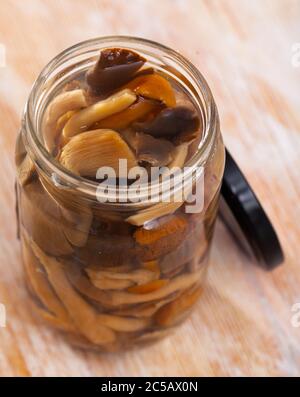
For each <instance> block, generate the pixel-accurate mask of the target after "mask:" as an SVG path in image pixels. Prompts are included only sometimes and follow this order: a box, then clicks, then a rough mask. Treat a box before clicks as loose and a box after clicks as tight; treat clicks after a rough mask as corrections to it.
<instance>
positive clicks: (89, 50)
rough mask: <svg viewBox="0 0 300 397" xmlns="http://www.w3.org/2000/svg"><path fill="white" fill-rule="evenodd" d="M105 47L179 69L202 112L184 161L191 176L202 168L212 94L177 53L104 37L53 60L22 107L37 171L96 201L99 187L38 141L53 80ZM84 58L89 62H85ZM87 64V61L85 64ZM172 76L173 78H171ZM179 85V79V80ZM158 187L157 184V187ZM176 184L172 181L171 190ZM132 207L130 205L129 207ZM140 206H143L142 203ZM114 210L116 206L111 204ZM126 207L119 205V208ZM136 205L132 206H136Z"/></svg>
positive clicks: (211, 132)
mask: <svg viewBox="0 0 300 397" xmlns="http://www.w3.org/2000/svg"><path fill="white" fill-rule="evenodd" d="M108 47H124V48H129V49H132V50H135V51H138V52H142V53H144V54H146V55H148V56H152V57H153V59H157V60H158V61H160V62H161V61H162V60H163V61H162V62H163V64H160V65H161V67H162V69H164V68H165V67H166V66H167V67H170V68H173V69H174V70H175V71H177V70H178V69H179V68H180V72H181V74H182V73H183V72H184V75H183V77H184V78H185V80H186V82H188V85H189V87H190V89H191V91H192V92H193V96H194V101H195V102H196V104H197V105H198V109H199V111H201V112H202V121H203V135H202V138H201V141H200V143H199V146H198V149H197V151H196V152H195V154H194V155H193V156H192V157H191V159H190V160H188V161H187V163H186V164H185V167H188V168H189V169H190V170H191V171H189V172H190V173H192V170H193V169H196V168H197V167H199V166H203V165H204V164H205V162H206V160H207V158H208V156H209V154H210V152H211V149H212V148H213V143H214V139H215V136H216V131H217V126H218V123H219V121H218V120H219V119H218V113H217V109H216V105H215V102H214V99H213V96H212V93H211V90H210V88H209V86H208V84H207V82H206V80H205V78H204V77H203V76H202V74H201V73H200V71H199V70H198V69H197V68H196V67H195V66H194V65H193V64H192V63H191V62H190V61H189V60H188V59H187V58H185V57H184V56H183V55H181V54H180V53H179V52H177V51H175V50H173V49H171V48H169V47H167V46H164V45H162V44H159V43H157V42H155V41H151V40H148V39H144V38H139V37H132V36H104V37H99V38H94V39H90V40H85V41H82V42H80V43H78V44H75V45H73V46H71V47H69V48H67V49H65V50H64V51H62V52H61V53H59V54H58V55H57V56H56V57H55V58H53V59H52V60H51V61H50V62H49V63H48V64H47V65H46V66H45V67H44V68H43V70H42V71H41V73H40V75H39V76H38V78H37V79H36V81H35V82H34V84H33V86H32V89H31V92H30V95H29V98H28V101H27V103H26V105H25V109H24V116H23V119H22V133H23V139H24V144H25V146H26V150H27V151H28V153H29V155H30V157H31V158H32V159H33V161H34V162H35V164H36V166H37V168H38V169H39V171H40V172H41V173H42V174H44V176H46V177H47V178H50V179H51V180H52V182H53V184H54V185H55V186H56V187H58V188H61V189H75V190H76V191H78V192H80V193H82V194H83V195H84V196H85V197H86V198H88V199H90V200H93V201H94V200H95V197H96V194H97V187H98V183H97V182H94V181H91V180H88V179H86V178H83V177H81V176H78V175H76V174H73V173H72V172H71V171H69V170H68V169H66V168H65V167H63V166H62V165H61V164H60V163H59V162H58V161H57V160H56V159H55V158H54V157H53V156H52V155H51V154H50V153H49V152H48V151H47V149H46V148H45V146H44V144H43V143H42V142H41V140H40V135H39V131H40V123H39V122H40V120H41V115H42V112H43V106H45V101H46V99H47V97H49V93H48V94H47V90H49V87H50V86H51V85H52V84H53V82H55V81H56V77H57V76H60V75H63V74H65V75H67V74H68V73H70V72H71V71H72V69H73V68H72V64H71V61H72V60H74V57H75V56H76V57H77V62H78V63H77V65H80V64H84V62H85V60H87V59H89V61H90V64H92V62H94V61H95V59H96V58H97V56H98V55H99V51H100V50H101V49H104V48H108ZM87 56H88V57H89V58H87ZM86 62H87V61H86ZM170 75H172V74H170ZM178 81H180V79H178ZM160 184H161V183H160V182H158V185H160ZM175 185H176V181H175V180H174V186H175ZM128 204H129V205H131V203H128ZM139 204H140V205H143V204H145V203H143V202H141V203H139ZM113 205H114V206H115V205H116V204H113ZM124 205H127V203H122V206H123V207H124ZM136 205H137V203H134V206H136Z"/></svg>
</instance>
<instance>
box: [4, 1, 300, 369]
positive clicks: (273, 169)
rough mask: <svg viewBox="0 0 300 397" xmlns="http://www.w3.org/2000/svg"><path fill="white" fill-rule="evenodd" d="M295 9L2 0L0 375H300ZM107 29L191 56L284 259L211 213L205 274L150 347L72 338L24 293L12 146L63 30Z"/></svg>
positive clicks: (299, 38) (299, 30) (77, 36)
mask: <svg viewBox="0 0 300 397" xmlns="http://www.w3.org/2000/svg"><path fill="white" fill-rule="evenodd" d="M299 21H300V2H299V0H294V1H293V0H269V1H268V0H264V1H258V0H256V1H248V0H243V1H242V0H202V1H201V0H160V1H153V0H131V1H125V0H107V1H105V0H103V1H100V0H99V1H96V0H94V1H92V0H85V1H83V0H61V1H53V0H43V1H38V0H27V1H19V0H2V1H1V3H0V43H2V44H3V45H4V46H5V48H6V65H5V66H4V65H3V64H2V65H1V66H2V67H1V68H0V112H1V126H0V131H1V133H0V150H1V156H0V165H1V167H0V173H1V179H0V197H1V199H0V200H1V206H0V223H1V240H0V302H2V303H3V304H5V306H6V310H7V326H6V328H0V375H8V376H10V375H15V376H16V375H18V376H19V375H38V376H44V375H50V376H52V375H58V376H66V375H70V376H75V375H81V376H90V375H95V376H117V375H119V376H126V375H127V376H129V375H134V376H139V375H144V376H150V375H152V376H154V375H162V376H164V375H169V376H171V375H177V376H180V375H195V376H198V375H300V328H297V327H293V326H292V323H291V317H292V314H293V313H292V311H291V308H292V305H293V304H295V303H296V302H300V260H299V257H300V249H299V245H300V205H299V201H300V200H299V199H300V178H299V174H300V111H299V110H300V67H295V66H296V65H297V62H294V64H295V65H294V67H293V63H292V55H293V53H292V45H293V44H294V43H297V42H299V43H300V23H299ZM108 34H130V35H137V36H142V37H147V38H151V39H154V40H157V41H159V42H162V43H164V44H166V45H169V46H171V47H173V48H176V49H178V50H179V51H181V52H182V53H183V54H185V55H186V56H187V57H188V58H189V59H190V60H191V61H192V62H193V63H194V64H195V65H197V66H198V67H199V68H200V70H201V71H202V72H203V74H204V76H206V78H207V80H208V82H209V84H210V86H211V88H212V91H213V93H214V96H215V99H216V102H217V104H218V108H219V111H220V116H221V124H222V130H223V135H224V139H225V142H226V145H227V146H228V147H229V148H230V150H231V152H232V153H233V155H234V157H235V158H236V159H237V161H238V162H239V164H240V165H241V167H242V168H243V170H244V171H245V174H246V175H247V177H248V178H249V180H250V181H251V183H252V185H253V187H254V189H255V191H256V193H257V195H258V197H259V198H260V200H261V201H262V202H263V204H264V207H265V209H266V210H267V212H268V214H269V215H270V218H271V219H272V221H273V222H274V225H275V226H276V228H277V231H278V233H279V236H280V239H281V242H282V244H283V247H284V251H285V255H286V261H285V264H284V266H282V267H280V268H278V269H277V270H275V271H274V272H272V273H266V272H264V271H263V270H261V269H259V268H258V267H256V266H255V265H254V263H252V262H251V261H250V260H249V259H247V258H246V257H245V256H244V254H243V252H241V251H240V250H239V248H238V247H237V245H236V243H235V241H234V240H233V238H232V237H231V236H230V234H229V233H228V232H227V230H226V229H225V227H224V225H223V224H222V223H221V222H218V224H217V228H216V234H215V239H214V244H213V250H212V256H211V268H210V272H209V280H208V285H207V288H206V290H205V293H204V296H203V299H202V301H201V302H200V303H199V305H198V307H197V309H196V311H195V312H194V314H193V315H192V316H191V318H190V319H189V320H188V321H187V322H186V323H185V324H184V325H183V326H182V327H181V328H180V329H179V330H178V331H177V332H176V333H175V335H174V336H172V337H170V338H169V339H166V340H164V341H162V342H160V343H158V344H156V345H155V346H154V347H149V348H146V349H144V350H139V351H135V352H130V353H126V354H121V355H103V356H101V355H97V354H94V353H83V352H80V351H77V350H73V349H72V348H71V347H70V346H69V345H67V344H66V343H65V342H64V341H63V340H62V339H61V338H60V337H59V336H58V335H57V334H56V333H55V332H53V331H52V330H50V329H48V328H47V327H45V326H42V325H41V324H40V323H39V322H38V321H37V320H36V319H35V318H34V317H33V316H32V313H31V311H30V309H29V307H28V305H27V296H26V291H25V288H24V283H23V270H22V266H21V259H20V247H19V243H18V241H17V240H16V231H15V213H14V189H13V186H14V173H15V170H14V163H13V150H14V142H15V138H16V134H17V132H18V128H19V124H20V117H21V112H22V108H23V106H24V102H25V100H26V97H27V96H28V93H29V90H30V86H31V84H32V82H33V80H34V79H35V78H36V77H37V74H38V72H39V71H40V70H41V68H42V67H43V65H44V64H45V63H46V62H48V60H50V59H51V58H52V57H54V56H55V55H56V54H57V53H58V52H59V51H61V50H62V49H63V48H65V47H68V46H70V45H71V44H74V43H76V42H78V41H81V40H84V39H88V38H91V37H95V36H101V35H108ZM2 48H3V46H2V47H1V49H2ZM2 55H3V54H2ZM295 58H296V55H295ZM295 60H296V61H297V59H294V61H295ZM2 61H3V57H2ZM2 63H3V62H2ZM296 323H297V322H296ZM296 325H297V324H296Z"/></svg>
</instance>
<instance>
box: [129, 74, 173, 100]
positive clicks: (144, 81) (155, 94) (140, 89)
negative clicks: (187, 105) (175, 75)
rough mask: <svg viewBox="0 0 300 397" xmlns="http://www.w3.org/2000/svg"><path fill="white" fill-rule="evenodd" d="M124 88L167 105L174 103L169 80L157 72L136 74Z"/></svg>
mask: <svg viewBox="0 0 300 397" xmlns="http://www.w3.org/2000/svg"><path fill="white" fill-rule="evenodd" d="M125 87H126V88H129V89H130V90H132V91H134V92H135V93H136V94H137V95H141V96H143V97H145V98H151V99H156V100H158V101H161V102H163V103H164V104H165V105H166V106H168V107H173V106H175V105H176V97H175V93H174V90H173V88H172V86H171V84H170V82H169V81H168V80H167V79H166V78H165V77H163V76H161V75H160V74H158V73H153V74H147V75H144V76H138V77H136V78H135V79H133V80H132V81H130V83H128V84H126V86H125Z"/></svg>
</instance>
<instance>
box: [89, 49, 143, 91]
mask: <svg viewBox="0 0 300 397" xmlns="http://www.w3.org/2000/svg"><path fill="white" fill-rule="evenodd" d="M144 63H145V59H144V58H143V57H141V56H140V55H139V54H137V53H136V52H134V51H131V50H127V49H124V48H108V49H106V50H103V51H101V52H100V57H99V59H98V61H97V62H96V64H95V65H94V66H93V67H92V68H91V69H90V70H89V71H88V72H87V74H86V81H87V83H88V85H89V86H90V88H91V89H92V91H94V92H96V93H97V94H107V93H109V92H111V91H113V90H115V89H117V88H118V87H121V86H122V85H123V84H126V83H127V82H128V81H130V80H131V79H132V77H133V75H134V74H135V73H136V72H137V71H138V70H139V69H140V68H141V67H142V66H143V64H144Z"/></svg>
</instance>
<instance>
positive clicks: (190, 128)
mask: <svg viewBox="0 0 300 397" xmlns="http://www.w3.org/2000/svg"><path fill="white" fill-rule="evenodd" d="M199 127H200V120H199V117H198V116H197V115H196V113H195V112H194V111H193V110H191V109H190V108H188V107H184V106H177V107H174V108H167V109H164V110H162V111H161V112H160V113H159V114H158V115H157V116H156V117H155V118H154V119H153V120H150V121H146V122H143V123H135V124H134V128H135V129H136V130H137V131H141V132H144V133H145V134H149V135H152V136H153V137H155V138H166V139H169V140H172V141H174V142H176V143H178V144H180V143H182V142H186V141H191V140H193V139H195V138H196V137H197V136H198V135H199Z"/></svg>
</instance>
